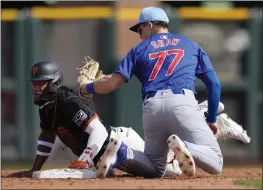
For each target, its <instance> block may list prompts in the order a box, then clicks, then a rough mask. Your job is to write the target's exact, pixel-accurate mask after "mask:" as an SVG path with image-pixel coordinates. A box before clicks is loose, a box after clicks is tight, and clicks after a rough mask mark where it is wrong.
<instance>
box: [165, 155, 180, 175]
mask: <svg viewBox="0 0 263 190" xmlns="http://www.w3.org/2000/svg"><path fill="white" fill-rule="evenodd" d="M182 173H183V172H182V170H181V169H180V167H179V163H178V161H177V159H176V156H174V159H173V160H171V161H170V162H168V163H167V165H166V169H165V173H164V177H175V176H180V175H181V174H182Z"/></svg>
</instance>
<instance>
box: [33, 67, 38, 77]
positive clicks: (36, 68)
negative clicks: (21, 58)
mask: <svg viewBox="0 0 263 190" xmlns="http://www.w3.org/2000/svg"><path fill="white" fill-rule="evenodd" d="M37 71H38V67H37V66H34V67H33V68H32V74H33V75H35V74H36V73H37Z"/></svg>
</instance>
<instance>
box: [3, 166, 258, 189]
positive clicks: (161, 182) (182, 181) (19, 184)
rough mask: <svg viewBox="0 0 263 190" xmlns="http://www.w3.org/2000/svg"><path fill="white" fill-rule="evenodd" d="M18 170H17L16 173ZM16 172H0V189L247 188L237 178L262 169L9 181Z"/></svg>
mask: <svg viewBox="0 0 263 190" xmlns="http://www.w3.org/2000/svg"><path fill="white" fill-rule="evenodd" d="M16 171H17V170H16ZM13 172H15V170H2V189H182V188H188V189H204V188H206V189H215V188H217V189H228V188H235V189H248V188H253V187H248V186H242V185H234V184H233V182H234V181H235V180H237V179H262V166H251V167H249V166H245V167H240V166H239V167H228V168H224V169H223V171H222V173H221V174H220V175H209V174H207V173H205V172H203V171H201V170H197V174H196V176H195V177H193V178H189V177H186V176H180V177H176V178H161V179H144V178H139V177H128V176H127V175H122V174H121V173H120V172H116V173H117V176H116V177H114V178H105V179H31V178H8V177H7V175H8V174H10V173H13Z"/></svg>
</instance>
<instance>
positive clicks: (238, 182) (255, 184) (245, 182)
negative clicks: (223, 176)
mask: <svg viewBox="0 0 263 190" xmlns="http://www.w3.org/2000/svg"><path fill="white" fill-rule="evenodd" d="M234 184H235V185H246V186H253V187H258V188H262V179H239V180H236V181H235V182H234Z"/></svg>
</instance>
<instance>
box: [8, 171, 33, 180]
mask: <svg viewBox="0 0 263 190" xmlns="http://www.w3.org/2000/svg"><path fill="white" fill-rule="evenodd" d="M32 175H33V170H28V171H21V172H16V173H12V174H10V175H8V176H7V177H10V178H20V177H21V178H22V177H29V178H31V177H32Z"/></svg>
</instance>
